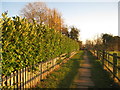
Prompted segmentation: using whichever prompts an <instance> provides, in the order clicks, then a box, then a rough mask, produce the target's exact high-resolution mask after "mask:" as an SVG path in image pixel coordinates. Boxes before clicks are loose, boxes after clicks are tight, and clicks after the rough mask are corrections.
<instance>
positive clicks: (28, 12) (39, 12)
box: [21, 2, 48, 23]
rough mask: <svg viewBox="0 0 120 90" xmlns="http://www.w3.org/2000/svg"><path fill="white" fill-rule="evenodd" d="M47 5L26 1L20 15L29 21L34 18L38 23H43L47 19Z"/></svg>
mask: <svg viewBox="0 0 120 90" xmlns="http://www.w3.org/2000/svg"><path fill="white" fill-rule="evenodd" d="M47 13H48V7H47V6H46V4H45V3H43V2H34V3H28V4H27V5H26V6H25V7H24V8H23V9H22V10H21V15H22V16H24V17H26V18H27V19H28V20H29V21H30V22H32V20H33V19H34V20H36V21H37V22H38V23H45V21H46V20H47Z"/></svg>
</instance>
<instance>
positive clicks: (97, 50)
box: [97, 50, 99, 59]
mask: <svg viewBox="0 0 120 90" xmlns="http://www.w3.org/2000/svg"><path fill="white" fill-rule="evenodd" d="M97 59H99V58H98V50H97Z"/></svg>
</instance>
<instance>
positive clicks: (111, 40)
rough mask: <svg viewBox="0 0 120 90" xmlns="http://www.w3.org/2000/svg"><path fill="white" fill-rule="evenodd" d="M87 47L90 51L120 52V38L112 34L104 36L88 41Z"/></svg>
mask: <svg viewBox="0 0 120 90" xmlns="http://www.w3.org/2000/svg"><path fill="white" fill-rule="evenodd" d="M85 46H86V47H87V48H88V49H91V48H93V49H97V50H106V51H120V37H119V36H113V35H111V34H102V35H101V36H97V38H96V39H94V40H87V41H86V45H85Z"/></svg>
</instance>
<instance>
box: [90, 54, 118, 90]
mask: <svg viewBox="0 0 120 90" xmlns="http://www.w3.org/2000/svg"><path fill="white" fill-rule="evenodd" d="M88 58H89V60H90V63H91V64H92V69H91V74H92V80H93V82H94V84H95V88H118V86H117V85H116V84H115V82H114V80H113V79H112V78H111V75H110V73H109V72H108V71H106V70H104V69H103V68H102V65H101V62H100V60H97V59H96V57H95V56H93V55H92V53H91V52H88Z"/></svg>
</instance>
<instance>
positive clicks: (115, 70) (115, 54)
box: [113, 53, 117, 78]
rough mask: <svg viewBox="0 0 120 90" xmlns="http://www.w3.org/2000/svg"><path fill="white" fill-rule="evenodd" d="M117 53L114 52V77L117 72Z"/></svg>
mask: <svg viewBox="0 0 120 90" xmlns="http://www.w3.org/2000/svg"><path fill="white" fill-rule="evenodd" d="M116 65H117V53H113V78H115V76H116V74H117V68H116Z"/></svg>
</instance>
